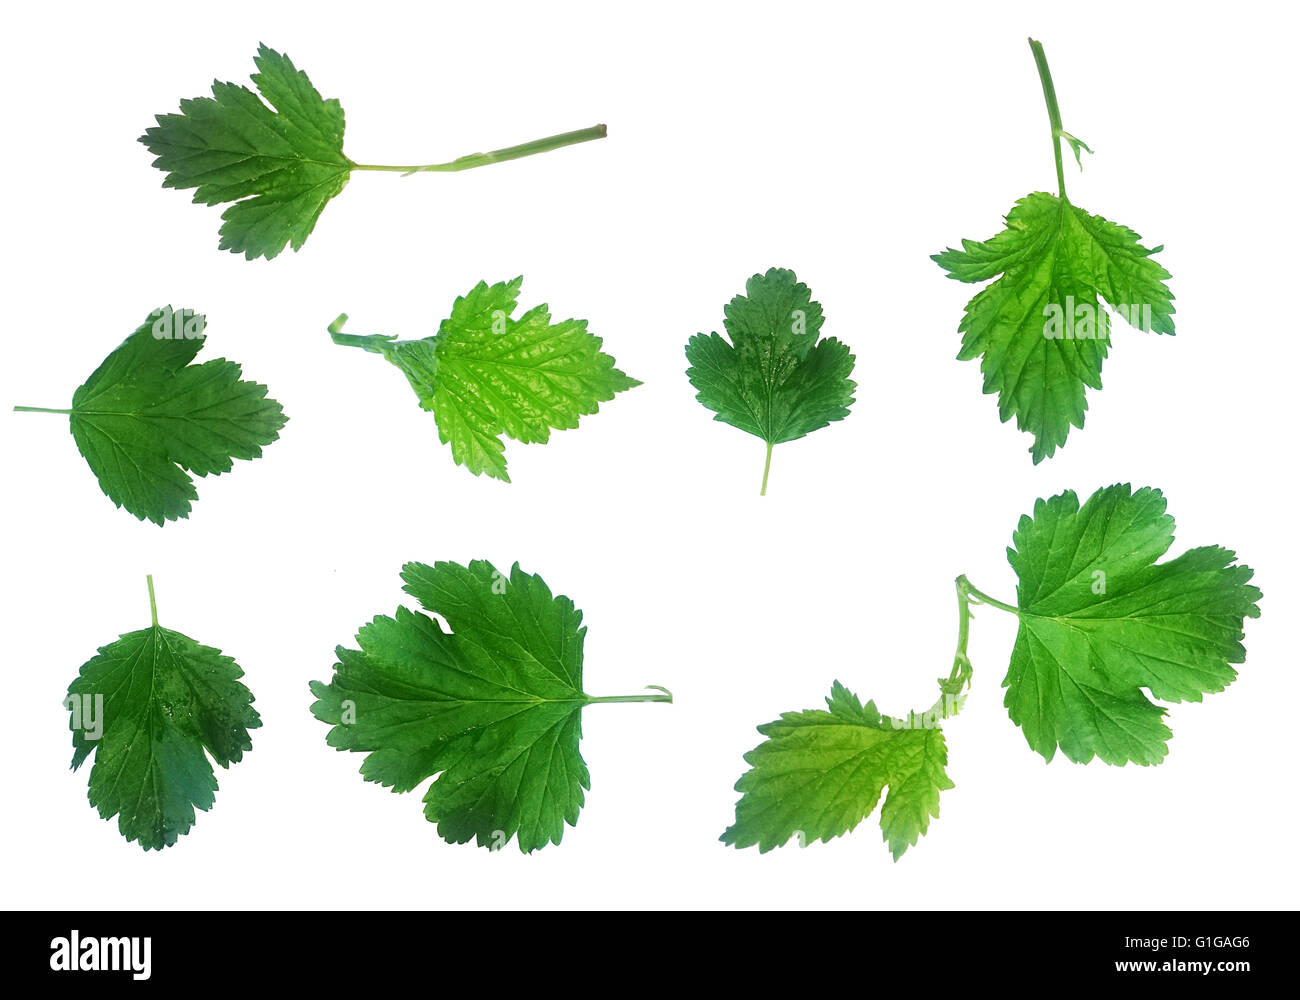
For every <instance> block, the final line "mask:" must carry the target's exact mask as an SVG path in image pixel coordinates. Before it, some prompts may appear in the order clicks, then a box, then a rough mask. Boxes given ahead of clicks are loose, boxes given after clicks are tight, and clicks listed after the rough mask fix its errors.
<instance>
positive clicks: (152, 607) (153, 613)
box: [144, 573, 158, 628]
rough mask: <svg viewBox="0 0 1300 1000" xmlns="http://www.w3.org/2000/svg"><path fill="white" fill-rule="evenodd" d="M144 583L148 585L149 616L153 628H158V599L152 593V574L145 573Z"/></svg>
mask: <svg viewBox="0 0 1300 1000" xmlns="http://www.w3.org/2000/svg"><path fill="white" fill-rule="evenodd" d="M144 580H145V583H147V584H148V585H149V616H150V617H151V618H152V619H153V627H154V628H157V627H158V599H157V598H156V597H155V596H154V592H153V574H152V573H146V574H145V576H144Z"/></svg>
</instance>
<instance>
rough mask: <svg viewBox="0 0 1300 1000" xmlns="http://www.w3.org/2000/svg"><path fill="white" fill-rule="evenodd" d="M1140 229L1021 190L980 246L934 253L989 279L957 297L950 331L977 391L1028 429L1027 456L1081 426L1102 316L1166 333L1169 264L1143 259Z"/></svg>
mask: <svg viewBox="0 0 1300 1000" xmlns="http://www.w3.org/2000/svg"><path fill="white" fill-rule="evenodd" d="M1139 239H1140V237H1139V236H1138V235H1137V233H1134V232H1133V231H1131V230H1129V229H1126V228H1125V227H1123V226H1119V225H1116V224H1115V223H1113V222H1108V221H1107V220H1105V219H1103V218H1101V217H1100V216H1097V215H1089V214H1088V213H1087V212H1085V211H1083V209H1081V208H1077V207H1076V206H1074V205H1072V204H1070V203H1069V202H1068V201H1065V200H1063V199H1060V198H1057V197H1056V196H1054V195H1050V194H1044V193H1043V192H1041V191H1040V192H1037V193H1035V194H1031V195H1029V196H1028V197H1025V198H1022V199H1021V200H1020V201H1019V202H1017V203H1016V206H1015V207H1014V208H1013V209H1012V210H1011V212H1010V213H1009V214H1008V215H1007V228H1006V229H1004V230H1003V231H1002V232H1000V233H998V234H997V235H996V236H994V237H993V238H992V239H990V240H987V241H986V242H984V243H976V242H973V241H971V240H963V241H962V248H963V249H961V250H951V249H950V250H947V251H945V252H944V253H941V254H935V255H934V260H935V261H936V262H937V263H938V264H939V266H940V267H942V268H944V269H945V270H947V271H948V272H949V276H950V277H953V278H956V279H957V280H959V281H967V282H980V281H987V280H988V279H989V278H993V277H995V276H997V275H1001V277H998V278H997V280H996V281H994V282H993V283H992V284H990V285H989V286H988V287H986V288H984V289H983V290H982V291H980V292H979V293H978V294H977V295H976V296H975V297H974V298H973V299H971V300H970V302H969V304H968V305H967V306H966V314H965V316H964V317H963V318H962V321H961V325H960V327H959V328H958V329H959V330H960V332H961V333H962V335H963V336H962V345H961V352H960V353H959V354H958V355H957V357H958V358H959V359H960V360H962V361H970V360H973V359H974V358H980V359H981V361H980V370H981V371H983V372H984V391H985V392H986V393H997V396H998V411H999V416H1000V417H1001V418H1002V420H1003V421H1007V420H1010V419H1011V418H1012V417H1013V416H1014V417H1015V418H1016V426H1017V427H1019V428H1020V429H1021V430H1023V431H1028V432H1029V433H1031V434H1033V435H1034V446H1033V448H1032V449H1031V452H1032V454H1033V456H1034V462H1035V463H1037V462H1041V461H1042V460H1043V459H1044V458H1050V457H1051V456H1052V454H1053V453H1054V452H1055V451H1056V449H1057V448H1059V447H1060V446H1061V445H1063V444H1065V439H1066V437H1067V436H1068V435H1069V433H1070V427H1071V426H1074V427H1082V426H1083V420H1084V412H1085V411H1086V410H1087V409H1088V404H1087V401H1086V399H1085V390H1086V389H1088V388H1092V389H1100V388H1101V366H1102V361H1103V360H1104V359H1105V357H1106V353H1107V351H1108V350H1109V349H1110V329H1111V323H1110V314H1109V313H1108V312H1107V311H1106V310H1105V309H1104V308H1101V307H1100V303H1101V301H1103V300H1104V301H1105V302H1106V303H1108V304H1109V305H1110V306H1111V307H1112V308H1113V309H1115V310H1117V311H1118V312H1120V314H1121V315H1123V316H1124V317H1125V318H1127V319H1128V320H1129V321H1130V323H1131V325H1133V326H1135V327H1137V328H1139V329H1144V330H1148V331H1152V332H1155V333H1168V334H1173V332H1174V320H1173V314H1174V306H1173V296H1172V295H1171V294H1170V292H1169V289H1168V288H1167V287H1166V286H1165V284H1164V282H1165V280H1166V279H1167V278H1168V277H1169V272H1168V271H1166V270H1165V269H1164V268H1163V267H1161V266H1160V265H1159V264H1157V263H1156V262H1155V261H1154V260H1152V259H1151V256H1152V254H1155V253H1158V252H1159V251H1160V250H1161V249H1162V248H1161V247H1156V248H1155V249H1154V250H1148V249H1147V248H1146V247H1143V246H1141V245H1140V244H1139V243H1138V240H1139Z"/></svg>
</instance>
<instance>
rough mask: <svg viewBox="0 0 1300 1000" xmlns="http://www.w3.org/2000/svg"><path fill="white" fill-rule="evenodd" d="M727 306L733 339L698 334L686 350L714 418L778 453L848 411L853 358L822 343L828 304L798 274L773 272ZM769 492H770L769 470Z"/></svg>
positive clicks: (831, 342) (690, 374)
mask: <svg viewBox="0 0 1300 1000" xmlns="http://www.w3.org/2000/svg"><path fill="white" fill-rule="evenodd" d="M745 293H746V294H745V295H737V296H736V297H735V298H734V299H732V300H731V302H730V303H729V304H728V305H727V307H726V309H725V310H724V314H723V326H724V328H725V329H726V331H727V335H728V337H730V341H728V339H727V338H725V337H722V336H721V335H719V334H717V333H710V334H703V333H697V334H696V335H695V336H693V337H692V338H691V339H690V341H689V342H688V343H687V345H686V360H687V361H689V362H690V365H691V367H690V368H689V369H688V370H687V372H686V376H687V378H689V379H690V381H691V385H693V386H694V387H695V389H696V390H697V394H696V397H695V398H696V399H698V400H699V401H700V402H701V403H702V404H703V405H704V406H706V407H707V408H709V409H710V410H713V411H714V412H715V414H716V416H715V417H714V418H713V419H714V420H720V421H723V422H724V423H728V424H731V425H732V426H733V427H739V428H740V429H741V430H742V431H745V432H746V433H748V434H753V435H754V436H755V437H759V438H762V439H763V441H764V442H766V443H767V458H768V464H769V465H770V462H771V457H772V448H773V446H775V445H778V444H781V443H783V442H786V441H794V440H797V439H798V438H801V437H803V436H804V435H805V434H809V433H811V432H812V431H815V430H818V429H820V428H822V427H825V426H826V425H827V424H830V423H832V422H833V421H836V420H842V419H844V418H845V417H846V416H848V414H849V407H850V406H852V405H853V392H854V389H855V388H856V383H854V382H853V381H852V380H850V378H849V376H850V375H851V374H852V373H853V361H854V358H853V355H852V354H850V353H849V349H848V347H847V346H845V345H844V344H842V343H840V342H839V341H838V340H836V339H835V338H833V337H828V338H826V339H824V340H820V341H819V340H818V339H817V338H818V334H819V332H820V331H821V326H822V307H821V305H820V304H819V303H817V302H814V301H813V300H812V293H811V292H810V291H809V290H808V286H807V285H805V284H803V283H802V282H800V281H799V280H798V279H797V278H796V277H795V274H794V272H793V271H786V270H782V269H779V268H772V269H771V270H769V271H768V272H767V273H766V274H756V275H754V276H753V277H752V278H750V279H749V281H748V282H746V284H745ZM760 492H762V493H766V492H767V469H766V468H765V469H764V472H763V486H762V489H761V491H760Z"/></svg>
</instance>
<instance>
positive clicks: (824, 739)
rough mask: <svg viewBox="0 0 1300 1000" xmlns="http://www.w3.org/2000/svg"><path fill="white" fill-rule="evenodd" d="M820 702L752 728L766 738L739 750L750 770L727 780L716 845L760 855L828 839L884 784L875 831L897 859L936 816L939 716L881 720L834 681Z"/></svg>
mask: <svg viewBox="0 0 1300 1000" xmlns="http://www.w3.org/2000/svg"><path fill="white" fill-rule="evenodd" d="M826 705H827V709H828V710H827V711H822V710H814V711H807V712H787V713H785V714H783V715H782V716H781V718H780V719H778V720H777V721H776V722H769V723H767V724H766V725H763V726H759V727H758V731H759V732H760V733H761V734H762V735H763V736H765V737H766V739H765V740H764V741H763V742H762V743H760V744H759V745H758V746H757V747H755V748H754V749H753V750H751V751H750V752H749V753H747V754H745V760H746V762H747V763H748V764H749V765H750V766H751V770H749V771H747V772H746V773H745V774H744V775H742V776H741V778H740V780H739V781H738V782H736V791H738V792H740V793H741V798H740V801H739V802H737V803H736V822H735V823H734V824H733V825H732V826H730V827H728V828H727V830H726V832H724V833H723V834H722V837H721V840H722V841H723V843H725V844H730V845H733V846H735V847H752V846H754V845H758V849H759V852H760V853H762V852H766V851H770V850H771V849H772V848H774V847H779V846H780V845H781V844H784V843H786V842H787V841H788V840H790V839H791V838H798V840H799V842H800V843H801V844H803V845H806V844H808V843H811V842H813V841H817V840H821V841H830V840H831V839H832V838H834V837H839V836H841V835H842V834H845V833H849V832H850V831H852V830H853V829H854V828H855V827H856V826H857V825H858V824H859V823H860V822H862V820H863V819H865V818H866V817H867V816H869V815H870V814H871V812H872V810H874V809H875V808H876V805H877V803H879V801H880V796H881V793H882V792H883V791H884V789H885V788H886V787H888V788H889V794H888V796H887V797H886V799H885V804H884V805H883V806H882V807H881V810H880V828H881V831H882V833H883V835H884V839H885V841H886V843H888V845H889V850H890V853H891V854H892V855H893V856H894V860H895V861H897V860H898V859H899V858H900V857H902V855H903V852H904V851H906V850H907V849H908V848H909V847H912V846H914V845H915V844H916V842H917V841H918V840H919V839H920V837H921V835H922V834H924V833H925V832H926V830H927V829H928V828H929V825H930V820H931V818H937V817H938V815H939V793H940V792H941V791H944V790H946V789H949V788H952V787H953V783H952V782H951V781H950V780H949V779H948V775H947V771H946V770H945V768H946V766H947V763H948V750H947V746H946V744H945V743H944V737H943V731H942V730H941V729H940V728H939V727H938V725H937V723H936V719H937V718H938V717H941V716H942V713H941V712H938V713H937V712H934V711H933V710H932V712H930V713H926V715H925V716H917V715H910V716H909V717H908V718H907V719H906V720H902V719H893V718H890V717H888V716H882V715H881V714H880V713H879V712H878V711H877V710H876V706H875V703H874V702H870V701H869V702H867V704H866V705H865V706H863V705H862V703H861V702H860V701H859V700H858V698H857V696H856V695H854V694H852V693H851V692H849V691H848V690H847V689H846V688H845V687H844V686H843V685H842V684H840V683H839V681H836V682H835V685H834V686H833V687H832V688H831V695H830V697H829V698H827V699H826ZM958 707H959V706H958ZM948 714H951V713H948Z"/></svg>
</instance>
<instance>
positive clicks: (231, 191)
mask: <svg viewBox="0 0 1300 1000" xmlns="http://www.w3.org/2000/svg"><path fill="white" fill-rule="evenodd" d="M254 62H256V64H257V68H258V70H259V72H257V73H254V74H253V82H254V83H255V84H257V89H258V91H259V92H260V93H261V95H262V98H264V99H265V102H266V103H263V101H262V99H259V98H258V96H257V94H254V93H253V92H252V91H251V90H249V89H248V88H247V87H241V86H239V85H238V84H233V83H220V82H214V83H213V84H212V97H210V98H208V97H195V98H192V99H190V100H183V101H181V113H180V114H178V115H176V114H171V115H158V116H157V120H158V125H157V127H155V128H151V129H147V130H146V131H145V134H144V135H143V136H141V137H140V141H141V142H142V143H144V145H145V146H146V147H148V149H149V152H151V153H153V154H154V155H155V156H156V157H157V159H156V160H154V163H153V165H154V166H155V167H157V168H158V169H159V170H163V171H166V173H167V179H166V180H165V181H164V182H163V187H171V188H194V189H195V191H194V200H195V201H196V202H198V203H200V204H203V205H220V204H223V203H227V202H233V203H234V204H232V205H231V206H230V207H229V208H227V209H226V210H225V212H224V213H222V216H221V218H222V220H223V223H222V226H221V249H222V250H230V251H231V252H233V253H242V254H243V255H244V256H245V257H246V258H248V259H249V260H252V259H253V258H255V257H266V258H267V259H268V260H269V259H271V258H272V257H275V256H276V255H277V254H278V253H280V251H281V250H283V249H284V248H285V246H286V245H292V246H293V248H294V250H298V249H300V248H301V247H302V245H303V243H304V242H305V241H306V239H307V237H308V236H309V235H311V231H312V229H313V228H315V226H316V220H317V219H318V218H319V217H320V214H321V212H322V211H323V210H324V208H325V205H326V203H327V202H328V201H329V200H330V199H331V198H333V197H334V196H335V195H336V194H338V193H339V192H340V191H342V190H343V186H344V185H345V184H347V182H348V176H349V174H350V172H351V170H352V165H353V164H352V161H351V160H349V159H348V158H347V157H346V156H344V155H343V108H342V107H340V106H339V102H338V101H336V100H328V101H327V100H324V99H322V98H321V96H320V94H319V93H317V91H316V88H315V87H313V86H312V85H311V81H310V80H308V79H307V74H305V73H303V72H301V71H300V70H298V69H295V68H294V65H293V63H292V62H291V61H290V60H289V57H288V56H285V55H281V54H280V53H279V52H276V51H274V50H273V49H269V48H267V47H266V46H265V45H262V46H259V47H258V50H257V56H256V58H255V59H254ZM268 105H269V106H268ZM272 109H274V110H272Z"/></svg>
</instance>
